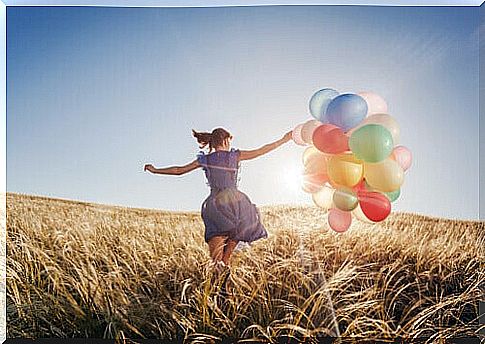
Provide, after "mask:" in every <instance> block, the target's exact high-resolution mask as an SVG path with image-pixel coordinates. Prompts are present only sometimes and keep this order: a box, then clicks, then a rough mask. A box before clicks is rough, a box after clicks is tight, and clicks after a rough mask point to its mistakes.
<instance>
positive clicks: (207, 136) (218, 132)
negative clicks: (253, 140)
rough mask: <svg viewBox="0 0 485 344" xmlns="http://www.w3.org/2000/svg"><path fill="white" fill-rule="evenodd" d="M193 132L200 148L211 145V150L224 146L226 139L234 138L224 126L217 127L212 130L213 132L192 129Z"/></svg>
mask: <svg viewBox="0 0 485 344" xmlns="http://www.w3.org/2000/svg"><path fill="white" fill-rule="evenodd" d="M192 134H193V135H194V137H195V138H196V139H197V142H198V143H199V146H200V148H204V147H206V146H209V152H211V151H212V150H213V149H214V148H216V147H219V146H222V144H223V143H224V140H225V139H227V138H232V136H231V134H230V133H229V132H228V131H227V130H226V129H224V128H216V129H214V130H212V133H207V132H197V131H195V130H194V129H192Z"/></svg>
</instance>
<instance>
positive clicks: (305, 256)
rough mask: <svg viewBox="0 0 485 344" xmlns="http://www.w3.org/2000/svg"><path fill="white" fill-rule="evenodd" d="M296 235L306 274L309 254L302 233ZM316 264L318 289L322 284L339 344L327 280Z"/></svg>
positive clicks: (338, 332) (308, 269)
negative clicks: (318, 281)
mask: <svg viewBox="0 0 485 344" xmlns="http://www.w3.org/2000/svg"><path fill="white" fill-rule="evenodd" d="M297 233H298V236H299V239H300V242H299V247H298V252H299V255H300V264H301V265H302V266H303V267H304V268H305V270H306V271H307V272H308V271H310V268H309V267H310V264H311V263H310V259H309V257H308V256H309V252H308V251H307V250H306V249H305V246H304V244H303V241H304V240H303V236H302V233H301V231H298V230H297ZM317 264H318V280H320V281H321V282H320V283H318V287H319V288H320V287H321V286H322V284H323V285H324V286H325V287H324V291H325V295H326V296H327V303H328V305H329V306H330V307H329V308H330V310H331V313H332V323H333V327H334V331H333V332H334V337H337V338H338V339H337V343H340V330H339V328H338V322H337V317H336V316H335V309H334V308H333V302H332V297H331V295H330V293H329V292H328V289H327V280H326V278H325V274H324V273H323V271H322V269H321V267H320V262H318V263H317Z"/></svg>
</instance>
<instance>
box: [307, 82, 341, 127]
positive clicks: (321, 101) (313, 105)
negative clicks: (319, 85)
mask: <svg viewBox="0 0 485 344" xmlns="http://www.w3.org/2000/svg"><path fill="white" fill-rule="evenodd" d="M338 94H339V93H338V92H337V91H335V90H334V89H332V88H323V89H321V90H319V91H317V92H315V93H314V94H313V96H312V97H311V98H310V113H311V114H312V116H313V117H314V118H315V119H316V120H318V121H320V122H322V123H326V122H327V120H326V118H325V111H326V110H327V107H328V104H330V102H331V101H332V100H333V99H334V98H335V97H336V96H338Z"/></svg>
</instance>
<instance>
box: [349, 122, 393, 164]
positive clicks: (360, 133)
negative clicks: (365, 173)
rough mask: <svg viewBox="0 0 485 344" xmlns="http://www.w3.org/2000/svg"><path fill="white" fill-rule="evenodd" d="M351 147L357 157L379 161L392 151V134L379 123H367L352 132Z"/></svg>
mask: <svg viewBox="0 0 485 344" xmlns="http://www.w3.org/2000/svg"><path fill="white" fill-rule="evenodd" d="M349 147H350V149H351V150H352V153H354V155H355V157H356V158H357V159H360V160H364V161H365V162H379V161H382V160H384V159H386V158H387V157H388V156H389V155H390V154H391V152H392V149H393V147H394V142H393V140H392V134H391V133H390V132H389V130H387V129H386V128H385V127H383V126H382V125H379V124H366V125H364V126H362V127H360V128H359V129H357V130H356V131H354V132H353V133H352V135H351V136H350V140H349Z"/></svg>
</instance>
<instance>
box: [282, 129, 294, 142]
mask: <svg viewBox="0 0 485 344" xmlns="http://www.w3.org/2000/svg"><path fill="white" fill-rule="evenodd" d="M292 135H293V130H290V131H289V132H287V133H286V134H285V136H283V140H284V141H285V142H288V141H290V140H291V137H292Z"/></svg>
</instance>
